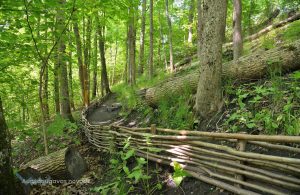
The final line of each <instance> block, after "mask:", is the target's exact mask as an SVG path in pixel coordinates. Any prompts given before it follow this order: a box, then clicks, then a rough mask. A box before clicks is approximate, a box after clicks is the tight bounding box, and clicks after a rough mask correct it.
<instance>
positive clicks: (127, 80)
mask: <svg viewBox="0 0 300 195" xmlns="http://www.w3.org/2000/svg"><path fill="white" fill-rule="evenodd" d="M126 35H127V36H126V56H125V57H126V62H125V68H124V72H123V80H124V82H125V83H129V79H128V78H129V73H128V72H129V71H128V70H129V68H128V66H129V22H127V33H126Z"/></svg>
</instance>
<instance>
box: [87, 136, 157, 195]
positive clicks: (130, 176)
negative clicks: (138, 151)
mask: <svg viewBox="0 0 300 195" xmlns="http://www.w3.org/2000/svg"><path fill="white" fill-rule="evenodd" d="M132 161H133V162H134V164H135V166H134V167H133V168H129V166H130V164H131V163H132ZM110 164H111V169H112V170H113V172H114V175H116V178H115V179H114V180H113V181H112V182H110V183H108V184H105V185H102V186H100V187H95V188H93V189H92V191H93V192H99V193H101V194H128V193H130V192H131V193H132V192H134V190H135V186H136V185H138V184H140V183H141V184H142V186H143V187H144V189H143V190H144V192H145V193H144V194H153V193H154V192H155V191H156V190H159V189H161V188H162V185H161V184H160V183H157V184H155V185H153V186H150V185H149V182H148V181H149V179H151V176H150V175H149V174H148V160H146V159H145V158H142V157H136V156H135V150H134V149H132V148H131V147H130V137H129V138H127V139H125V140H124V146H123V149H122V150H121V151H120V152H118V153H116V154H115V155H114V158H112V159H111V160H110ZM145 169H146V171H147V172H145Z"/></svg>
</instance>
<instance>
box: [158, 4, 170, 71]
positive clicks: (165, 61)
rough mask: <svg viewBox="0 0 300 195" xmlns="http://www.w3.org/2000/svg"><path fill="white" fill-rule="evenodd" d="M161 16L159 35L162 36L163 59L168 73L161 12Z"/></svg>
mask: <svg viewBox="0 0 300 195" xmlns="http://www.w3.org/2000/svg"><path fill="white" fill-rule="evenodd" d="M158 14H159V34H160V42H161V44H162V50H163V57H164V63H165V69H166V71H167V70H168V62H167V55H166V47H165V42H164V37H163V29H162V24H161V14H160V10H159V11H158Z"/></svg>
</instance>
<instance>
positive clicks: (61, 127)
mask: <svg viewBox="0 0 300 195" xmlns="http://www.w3.org/2000/svg"><path fill="white" fill-rule="evenodd" d="M76 130H77V125H76V124H74V123H72V122H70V121H69V120H66V119H64V118H63V117H61V115H56V117H55V119H54V121H53V122H52V123H51V124H50V125H49V126H48V127H47V132H48V134H49V135H54V136H61V135H64V134H66V133H67V132H68V133H70V132H75V131H76Z"/></svg>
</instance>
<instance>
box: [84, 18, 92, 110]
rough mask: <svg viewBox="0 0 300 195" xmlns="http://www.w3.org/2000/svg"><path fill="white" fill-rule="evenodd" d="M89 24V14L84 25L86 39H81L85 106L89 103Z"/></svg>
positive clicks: (90, 23)
mask: <svg viewBox="0 0 300 195" xmlns="http://www.w3.org/2000/svg"><path fill="white" fill-rule="evenodd" d="M91 26H92V20H91V17H90V16H89V17H88V19H87V25H86V31H85V32H86V33H85V34H86V39H85V36H84V37H83V39H84V40H85V42H84V52H83V53H84V63H83V78H84V82H83V83H84V97H85V98H84V99H85V106H88V105H90V79H89V75H90V74H89V72H90V48H91V29H92V28H91Z"/></svg>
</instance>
